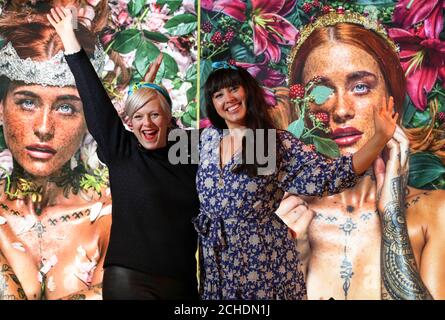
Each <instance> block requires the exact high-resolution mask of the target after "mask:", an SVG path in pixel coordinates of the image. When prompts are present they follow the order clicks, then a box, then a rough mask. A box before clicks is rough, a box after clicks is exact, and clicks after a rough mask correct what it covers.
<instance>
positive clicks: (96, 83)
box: [47, 7, 128, 163]
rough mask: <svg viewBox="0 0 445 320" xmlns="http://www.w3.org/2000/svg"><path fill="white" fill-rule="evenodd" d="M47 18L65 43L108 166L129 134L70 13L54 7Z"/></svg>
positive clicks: (92, 129)
mask: <svg viewBox="0 0 445 320" xmlns="http://www.w3.org/2000/svg"><path fill="white" fill-rule="evenodd" d="M47 18H48V20H49V22H50V23H51V25H52V26H53V27H54V28H55V30H56V31H57V34H58V35H59V36H60V38H61V40H62V42H63V46H64V48H65V58H66V61H67V62H68V65H69V67H70V69H71V72H72V73H73V75H74V78H75V80H76V85H77V89H78V91H79V95H80V97H81V99H82V103H83V109H84V113H85V119H86V123H87V126H88V130H89V131H90V133H91V134H92V136H93V137H94V139H95V140H96V141H97V144H98V147H99V148H100V151H101V155H102V157H103V158H104V159H103V160H104V161H105V162H106V163H108V162H109V161H110V160H111V159H113V158H114V157H115V156H116V154H118V153H120V152H122V149H123V148H125V146H127V143H126V141H127V139H128V132H127V131H126V130H125V127H124V126H123V124H122V121H121V119H120V117H119V115H118V113H117V111H116V109H115V108H114V106H113V103H112V102H111V100H110V98H109V96H108V94H107V92H106V90H105V88H104V87H103V85H102V82H101V81H100V79H99V77H98V75H97V74H96V71H95V70H94V67H93V66H92V65H91V62H90V60H89V58H88V56H87V54H86V53H85V51H84V50H83V49H82V48H81V46H80V44H79V42H78V40H77V38H76V35H75V33H74V29H73V22H72V21H73V16H72V13H71V11H70V10H69V9H66V8H63V7H62V8H58V7H57V8H53V9H51V14H48V15H47Z"/></svg>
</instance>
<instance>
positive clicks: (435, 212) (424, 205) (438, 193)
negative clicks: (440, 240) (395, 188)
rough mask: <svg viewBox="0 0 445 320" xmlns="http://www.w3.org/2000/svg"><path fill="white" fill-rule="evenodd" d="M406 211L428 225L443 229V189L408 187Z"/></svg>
mask: <svg viewBox="0 0 445 320" xmlns="http://www.w3.org/2000/svg"><path fill="white" fill-rule="evenodd" d="M405 206H406V209H407V213H408V214H409V215H411V216H416V217H418V218H419V219H420V220H421V221H422V222H423V223H422V224H424V225H428V227H430V228H431V227H434V228H436V227H438V228H441V229H442V230H445V190H419V189H415V188H411V187H410V188H408V195H407V198H406V204H405Z"/></svg>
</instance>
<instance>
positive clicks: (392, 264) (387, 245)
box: [375, 127, 432, 300]
mask: <svg viewBox="0 0 445 320" xmlns="http://www.w3.org/2000/svg"><path fill="white" fill-rule="evenodd" d="M387 146H388V149H389V160H388V161H387V163H386V168H385V169H384V170H385V171H383V170H382V169H383V161H382V160H377V162H379V161H380V165H379V164H378V163H377V164H376V166H375V173H376V178H377V190H378V194H379V201H378V205H377V208H378V210H379V213H380V218H381V219H380V220H381V224H382V247H381V273H382V299H384V300H429V299H432V297H431V294H430V293H429V292H428V289H427V288H426V287H425V285H424V284H423V282H422V279H421V278H420V274H419V270H418V268H417V265H416V261H415V258H414V253H413V249H412V247H411V243H410V239H409V236H408V229H407V224H406V216H405V191H406V188H407V186H406V184H407V180H408V139H407V138H406V137H405V135H404V133H403V131H402V130H401V129H400V128H399V127H397V129H396V132H395V134H394V137H393V139H391V140H390V141H389V142H388V145H387ZM382 171H383V172H384V173H383V172H382Z"/></svg>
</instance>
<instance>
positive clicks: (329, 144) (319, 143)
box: [312, 136, 340, 158]
mask: <svg viewBox="0 0 445 320" xmlns="http://www.w3.org/2000/svg"><path fill="white" fill-rule="evenodd" d="M312 139H313V142H314V145H315V148H316V149H317V151H318V152H320V153H322V154H324V155H326V156H328V157H330V158H337V157H339V156H340V150H339V149H338V146H337V144H336V143H335V142H334V141H332V140H331V139H327V138H322V137H319V136H312Z"/></svg>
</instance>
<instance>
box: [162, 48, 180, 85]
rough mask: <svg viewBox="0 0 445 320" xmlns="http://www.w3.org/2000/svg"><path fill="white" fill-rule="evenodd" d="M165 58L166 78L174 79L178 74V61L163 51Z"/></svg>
mask: <svg viewBox="0 0 445 320" xmlns="http://www.w3.org/2000/svg"><path fill="white" fill-rule="evenodd" d="M163 56H164V58H163V59H162V64H163V65H164V68H165V75H164V77H165V78H168V79H174V78H176V76H177V74H178V71H179V69H178V63H177V62H176V60H175V59H173V58H172V56H171V55H169V54H168V53H165V52H164V53H163Z"/></svg>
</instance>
